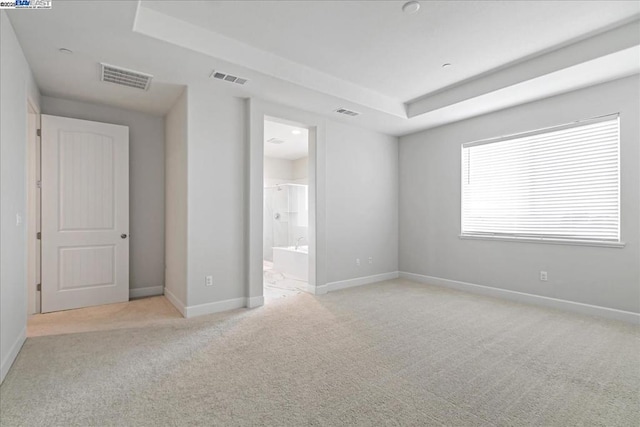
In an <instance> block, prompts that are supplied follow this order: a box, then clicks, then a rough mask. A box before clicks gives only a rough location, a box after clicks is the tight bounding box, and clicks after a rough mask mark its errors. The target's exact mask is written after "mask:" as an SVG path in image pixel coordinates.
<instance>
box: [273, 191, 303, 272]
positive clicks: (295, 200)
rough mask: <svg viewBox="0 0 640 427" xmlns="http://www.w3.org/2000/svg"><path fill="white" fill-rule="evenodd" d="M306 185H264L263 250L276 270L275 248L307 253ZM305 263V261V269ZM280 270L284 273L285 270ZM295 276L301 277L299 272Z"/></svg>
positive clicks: (276, 249) (276, 250)
mask: <svg viewBox="0 0 640 427" xmlns="http://www.w3.org/2000/svg"><path fill="white" fill-rule="evenodd" d="M308 188H309V187H308V186H307V185H304V184H290V183H288V184H279V185H274V186H270V187H265V188H264V242H263V253H264V259H265V260H267V261H272V262H274V268H275V269H277V266H276V265H275V261H276V260H274V253H276V254H277V252H278V250H288V251H293V252H299V253H303V254H305V255H306V254H307V253H308V245H309V240H308V239H309V191H308ZM276 257H277V255H276ZM306 264H307V263H306V261H305V265H304V269H305V271H306V269H307V265H306ZM296 270H298V269H296ZM283 272H284V273H286V271H283ZM294 275H295V276H298V277H299V276H300V274H294ZM305 276H306V274H305ZM301 278H302V277H301ZM305 279H306V277H305Z"/></svg>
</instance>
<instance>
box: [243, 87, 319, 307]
mask: <svg viewBox="0 0 640 427" xmlns="http://www.w3.org/2000/svg"><path fill="white" fill-rule="evenodd" d="M246 108H247V111H248V116H249V123H248V135H247V145H248V149H247V151H248V156H249V158H248V166H249V167H248V175H249V176H248V179H247V180H248V191H247V194H248V199H249V200H248V202H247V205H248V206H247V207H248V209H247V212H248V221H247V229H248V230H247V235H248V236H249V244H248V254H247V257H246V259H247V264H248V265H247V268H246V271H247V280H246V282H247V285H246V293H245V294H246V295H247V307H249V308H252V307H258V306H261V305H263V304H264V294H263V266H262V262H263V238H264V237H263V232H264V230H263V219H264V212H263V211H264V188H263V187H264V121H265V119H274V118H275V119H276V120H279V121H283V122H288V123H290V124H293V125H296V126H302V127H305V128H307V129H309V165H308V170H309V173H308V179H309V282H308V285H307V286H306V289H305V290H306V291H307V292H309V293H312V294H315V295H318V294H324V293H326V292H327V290H326V286H325V285H326V249H325V248H326V243H325V242H326V238H325V236H326V227H325V224H326V218H325V182H326V180H325V167H324V164H325V133H326V126H325V120H324V119H323V118H321V117H318V116H316V115H314V114H311V113H306V112H303V111H299V110H294V109H291V108H287V107H283V106H279V105H275V104H270V103H267V102H264V101H261V100H258V99H247V100H246Z"/></svg>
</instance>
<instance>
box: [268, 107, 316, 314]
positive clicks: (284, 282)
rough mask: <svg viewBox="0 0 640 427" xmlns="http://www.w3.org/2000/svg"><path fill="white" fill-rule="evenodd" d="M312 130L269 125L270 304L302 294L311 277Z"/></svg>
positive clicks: (274, 122) (274, 121)
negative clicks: (310, 182) (310, 168)
mask: <svg viewBox="0 0 640 427" xmlns="http://www.w3.org/2000/svg"><path fill="white" fill-rule="evenodd" d="M308 164H309V130H308V129H306V128H304V127H302V126H297V125H293V124H291V123H289V122H286V121H283V120H279V119H276V118H267V119H265V121H264V197H263V198H264V209H263V212H264V218H263V230H264V231H263V286H264V297H265V301H267V302H268V301H270V300H274V299H279V298H286V297H289V296H293V295H296V294H299V293H300V292H302V291H303V290H304V288H305V286H306V285H307V282H308V274H309V185H308V184H309V180H308V170H309V168H308Z"/></svg>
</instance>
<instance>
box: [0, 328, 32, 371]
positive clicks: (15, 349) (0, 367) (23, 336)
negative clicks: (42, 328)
mask: <svg viewBox="0 0 640 427" xmlns="http://www.w3.org/2000/svg"><path fill="white" fill-rule="evenodd" d="M26 340H27V327H26V326H25V327H24V329H23V330H22V332H20V334H19V335H18V338H16V340H15V341H14V342H13V345H12V346H11V348H10V349H9V353H8V354H7V355H6V356H5V358H4V359H3V360H2V363H0V383H2V382H3V381H4V378H5V377H6V376H7V374H8V373H9V369H11V365H13V362H14V361H15V360H16V357H18V353H20V349H21V348H22V345H23V344H24V342H25V341H26Z"/></svg>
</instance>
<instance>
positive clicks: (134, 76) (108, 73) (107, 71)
mask: <svg viewBox="0 0 640 427" xmlns="http://www.w3.org/2000/svg"><path fill="white" fill-rule="evenodd" d="M100 66H101V68H102V72H101V73H100V74H101V75H100V80H102V81H103V82H109V83H115V84H117V85H122V86H128V87H133V88H136V89H142V90H148V89H149V85H150V84H151V79H152V78H153V76H152V75H151V74H145V73H141V72H139V71H133V70H127V69H126V68H121V67H115V66H113V65H109V64H104V63H101V64H100Z"/></svg>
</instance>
